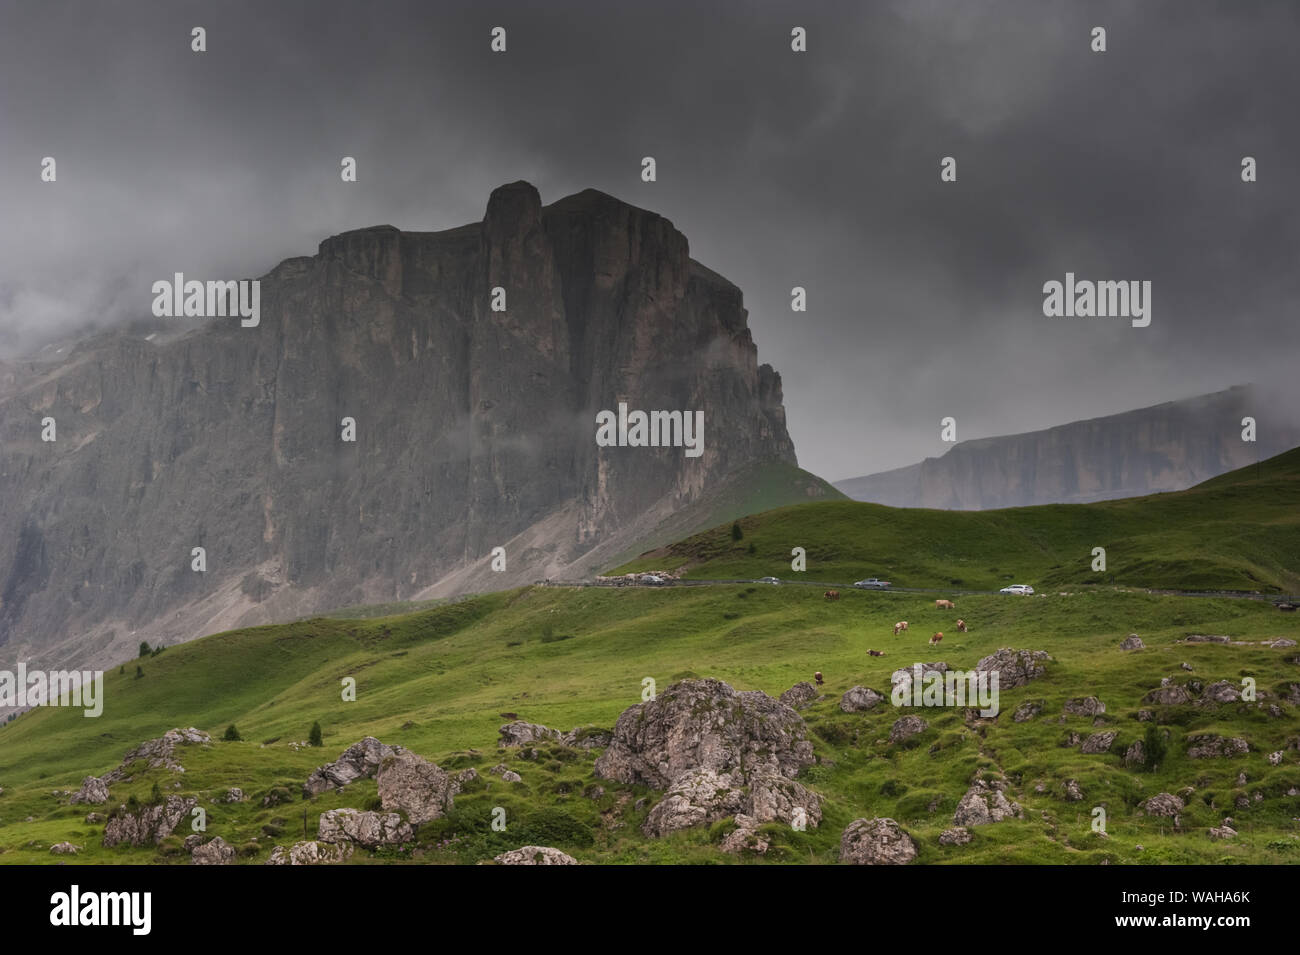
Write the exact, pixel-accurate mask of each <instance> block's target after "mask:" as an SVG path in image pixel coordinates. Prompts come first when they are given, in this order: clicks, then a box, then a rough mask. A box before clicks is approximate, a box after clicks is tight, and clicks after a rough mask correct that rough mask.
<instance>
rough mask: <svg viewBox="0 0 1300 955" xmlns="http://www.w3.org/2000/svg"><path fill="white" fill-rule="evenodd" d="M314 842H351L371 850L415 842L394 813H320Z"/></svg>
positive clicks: (334, 810) (409, 827)
mask: <svg viewBox="0 0 1300 955" xmlns="http://www.w3.org/2000/svg"><path fill="white" fill-rule="evenodd" d="M316 838H317V840H318V841H320V842H329V843H334V844H339V843H344V842H350V843H353V844H355V845H359V846H365V847H366V848H367V849H373V848H375V847H376V846H384V845H399V844H400V843H403V842H410V841H411V840H412V839H413V838H415V832H414V830H413V829H412V828H411V826H410V825H409V824H408V823H405V822H403V821H402V817H401V816H399V815H398V814H397V813H395V812H387V813H385V812H362V811H360V810H357V809H331V810H330V811H329V812H323V813H321V815H320V824H319V826H318V829H317V833H316Z"/></svg>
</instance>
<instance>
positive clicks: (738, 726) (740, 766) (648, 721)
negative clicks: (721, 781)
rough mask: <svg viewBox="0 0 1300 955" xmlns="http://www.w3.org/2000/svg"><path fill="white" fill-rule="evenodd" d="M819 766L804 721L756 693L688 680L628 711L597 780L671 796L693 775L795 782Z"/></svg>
mask: <svg viewBox="0 0 1300 955" xmlns="http://www.w3.org/2000/svg"><path fill="white" fill-rule="evenodd" d="M812 762H813V748H812V743H811V742H809V741H808V739H807V727H806V726H805V724H804V721H803V718H802V717H801V716H800V715H799V714H798V713H796V712H795V711H794V710H793V709H791V708H790V707H788V706H786V705H785V704H784V703H781V702H780V701H778V700H774V699H772V698H771V697H770V696H768V695H767V694H766V693H762V692H759V691H757V690H752V691H747V692H737V691H736V690H734V689H732V688H731V687H730V686H728V685H727V684H726V683H723V682H722V681H721V680H715V679H708V680H683V681H681V682H680V683H675V684H673V685H672V686H670V687H669V688H668V689H667V690H665V691H664V692H663V693H660V694H659V695H658V696H657V697H655V698H654V699H653V700H650V701H648V702H646V703H638V704H637V705H635V706H631V707H629V708H628V709H626V710H624V711H623V714H622V715H621V716H620V717H619V718H618V723H617V725H615V727H614V733H613V739H612V740H611V741H610V744H609V746H608V748H607V749H606V750H605V752H604V753H603V754H602V755H601V757H600V758H599V759H598V760H596V766H595V772H596V775H597V776H599V777H601V778H603V779H613V780H617V781H618V782H624V783H642V784H644V785H647V786H650V787H652V788H654V789H667V788H668V787H669V786H671V785H673V783H674V782H675V781H676V780H677V779H678V777H680V776H681V775H682V773H684V772H686V771H688V770H697V769H698V770H711V771H713V772H715V773H729V772H732V771H741V770H743V771H744V772H745V773H746V774H751V773H773V774H775V775H780V776H794V775H796V774H797V773H798V772H799V770H800V769H802V768H803V767H805V766H808V765H811V764H812Z"/></svg>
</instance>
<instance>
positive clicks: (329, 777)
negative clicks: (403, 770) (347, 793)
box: [302, 736, 403, 796]
mask: <svg viewBox="0 0 1300 955" xmlns="http://www.w3.org/2000/svg"><path fill="white" fill-rule="evenodd" d="M400 752H403V750H402V747H400V746H389V745H388V744H387V743H381V742H379V740H377V739H375V738H374V737H373V736H367V737H366V738H365V739H362V740H359V741H357V742H355V743H353V744H352V745H351V746H349V747H348V748H347V749H345V750H344V751H343V754H342V755H341V756H340V757H339V758H338V759H336V760H335V761H334V762H332V763H327V764H326V765H324V766H319V767H317V768H316V770H315V771H314V772H313V773H312V774H311V775H310V776H308V777H307V781H306V782H305V783H303V784H302V791H303V793H304V794H305V795H308V796H318V795H320V794H321V793H323V792H325V791H326V790H328V789H342V788H343V787H344V786H346V785H347V784H348V783H351V782H355V781H356V780H358V779H369V778H370V777H372V776H374V775H375V774H376V773H377V772H379V764H380V763H382V762H383V761H384V760H385V759H386V758H387V757H389V756H396V755H397V754H398V753H400Z"/></svg>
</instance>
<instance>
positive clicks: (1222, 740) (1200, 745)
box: [1187, 733, 1250, 759]
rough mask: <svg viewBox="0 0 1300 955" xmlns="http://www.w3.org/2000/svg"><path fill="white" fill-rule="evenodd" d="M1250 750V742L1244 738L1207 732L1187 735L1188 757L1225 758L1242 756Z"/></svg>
mask: <svg viewBox="0 0 1300 955" xmlns="http://www.w3.org/2000/svg"><path fill="white" fill-rule="evenodd" d="M1248 752H1250V744H1249V743H1248V742H1246V741H1245V740H1244V739H1239V738H1236V737H1229V736H1219V735H1217V734H1214V733H1205V734H1203V735H1199V736H1189V737H1187V758H1188V759H1223V758H1225V757H1229V756H1240V755H1242V754H1243V753H1248Z"/></svg>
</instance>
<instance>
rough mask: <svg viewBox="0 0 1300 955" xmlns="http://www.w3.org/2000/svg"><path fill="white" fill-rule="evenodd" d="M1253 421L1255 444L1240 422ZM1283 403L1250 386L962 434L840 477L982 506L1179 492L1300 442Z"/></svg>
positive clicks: (890, 499) (855, 490)
mask: <svg viewBox="0 0 1300 955" xmlns="http://www.w3.org/2000/svg"><path fill="white" fill-rule="evenodd" d="M1246 416H1250V417H1254V418H1256V419H1257V425H1258V432H1257V441H1256V442H1255V443H1253V444H1252V443H1247V442H1244V441H1242V440H1241V430H1242V425H1241V420H1242V418H1244V417H1246ZM1292 417H1293V412H1292V411H1291V409H1290V408H1288V407H1279V406H1278V404H1277V402H1276V401H1273V400H1265V399H1264V396H1262V395H1260V394H1258V393H1257V392H1256V391H1255V390H1254V389H1252V388H1250V387H1246V386H1243V387H1237V388H1231V389H1229V390H1227V391H1220V392H1216V393H1214V394H1209V395H1202V396H1200V397H1197V398H1188V399H1186V400H1183V401H1169V402H1166V403H1164V404H1160V405H1155V406H1153V407H1150V408H1141V409H1138V410H1136V411H1129V412H1126V413H1124V414H1117V415H1110V416H1107V417H1104V418H1092V419H1090V420H1087V421H1075V422H1071V423H1070V424H1064V425H1060V426H1059V427H1055V428H1049V429H1047V430H1044V431H1031V432H1028V433H1026V434H1014V435H1004V436H1001V437H995V438H980V439H977V440H972V441H961V442H958V443H957V444H955V445H953V446H952V448H951V449H950V450H949V451H947V452H946V453H945V454H943V455H942V456H941V457H938V458H926V459H925V460H924V461H922V462H920V463H919V464H913V465H909V466H908V467H904V468H898V469H895V470H892V471H882V472H881V473H879V474H871V475H867V476H866V477H857V478H849V479H846V480H843V481H837V482H836V484H835V486H836V487H837V488H838V489H839V490H841V491H843V492H844V493H845V494H847V495H848V496H849V497H851V498H853V499H854V500H857V501H871V502H873V503H876V504H887V505H889V506H890V507H937V508H945V509H950V510H987V509H990V508H999V507H1020V506H1025V505H1030V504H1072V503H1084V502H1088V501H1104V500H1110V499H1112V498H1122V497H1135V496H1137V495H1141V494H1151V493H1155V492H1158V491H1180V490H1183V489H1184V488H1189V487H1192V486H1193V485H1196V484H1199V483H1200V482H1202V481H1205V480H1208V479H1210V478H1212V477H1217V476H1218V475H1220V474H1223V473H1225V472H1227V471H1231V470H1233V469H1234V468H1240V467H1245V466H1247V465H1249V464H1253V463H1255V462H1256V461H1260V460H1263V459H1265V458H1269V457H1271V456H1273V455H1275V454H1280V453H1281V452H1283V451H1287V450H1289V449H1291V448H1293V447H1295V446H1296V445H1298V444H1300V427H1297V425H1296V423H1295V421H1294V420H1292Z"/></svg>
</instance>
